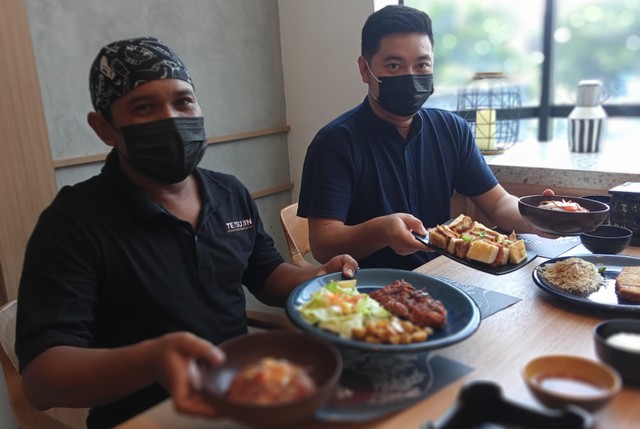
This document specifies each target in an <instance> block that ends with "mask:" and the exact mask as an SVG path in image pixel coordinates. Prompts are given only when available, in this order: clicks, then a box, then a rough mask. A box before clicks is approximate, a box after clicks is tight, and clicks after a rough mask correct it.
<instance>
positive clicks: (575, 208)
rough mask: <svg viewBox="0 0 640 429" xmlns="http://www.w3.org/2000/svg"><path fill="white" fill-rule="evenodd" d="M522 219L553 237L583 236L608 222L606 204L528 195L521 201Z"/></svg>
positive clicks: (571, 198) (577, 198)
mask: <svg viewBox="0 0 640 429" xmlns="http://www.w3.org/2000/svg"><path fill="white" fill-rule="evenodd" d="M518 210H519V211H520V215H521V216H522V218H523V219H524V220H525V221H526V222H527V223H529V224H530V225H531V226H533V227H534V228H536V229H537V230H538V231H541V232H544V233H547V234H552V235H560V236H565V235H580V234H582V233H585V232H588V231H592V230H594V229H595V228H597V227H598V226H600V225H601V224H602V223H603V222H605V221H606V220H607V216H608V215H609V206H608V205H607V204H605V203H603V202H600V201H595V200H590V199H587V198H581V197H573V196H566V195H553V196H548V195H528V196H524V197H520V199H519V200H518Z"/></svg>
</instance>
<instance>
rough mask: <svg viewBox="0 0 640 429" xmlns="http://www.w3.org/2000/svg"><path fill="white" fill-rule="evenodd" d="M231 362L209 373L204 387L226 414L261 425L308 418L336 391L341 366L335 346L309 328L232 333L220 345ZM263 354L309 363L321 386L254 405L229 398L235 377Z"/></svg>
mask: <svg viewBox="0 0 640 429" xmlns="http://www.w3.org/2000/svg"><path fill="white" fill-rule="evenodd" d="M220 348H221V349H222V350H223V351H224V352H225V353H226V355H227V359H226V362H225V363H224V364H223V365H222V366H220V367H216V368H210V369H207V370H206V373H205V382H204V384H205V389H206V391H207V392H208V393H209V394H210V396H211V400H212V401H213V403H214V404H215V405H216V407H217V409H218V410H219V411H220V413H221V414H222V415H224V416H227V417H230V418H232V419H234V420H237V421H239V422H242V423H246V424H249V425H252V426H254V425H255V426H257V427H261V428H270V427H282V426H287V425H292V424H294V423H296V422H301V421H304V420H306V419H308V418H310V417H311V416H313V414H314V413H315V412H316V410H318V408H320V407H321V406H322V405H324V404H325V403H326V402H327V401H328V400H329V399H330V398H331V396H332V394H333V393H334V391H335V388H336V386H337V384H338V380H339V378H340V374H341V372H342V358H341V356H340V354H339V353H338V350H337V349H336V347H335V346H334V345H332V344H330V343H328V342H326V341H324V340H322V339H320V338H316V337H314V336H311V335H309V334H305V333H302V332H297V331H289V330H272V331H264V332H257V333H251V334H247V335H242V336H240V337H236V338H232V339H231V340H228V341H225V342H224V343H222V344H221V345H220ZM264 357H273V358H276V359H278V358H282V359H287V360H288V361H290V362H292V363H294V364H297V365H299V366H301V367H303V368H305V369H306V370H307V372H308V374H309V376H310V377H311V379H313V381H314V382H315V384H316V386H317V389H316V391H315V392H314V393H312V394H311V395H309V396H307V397H304V398H302V399H300V400H297V401H293V402H287V403H284V404H277V405H251V404H244V403H238V402H234V401H231V400H229V399H228V398H227V394H228V390H229V386H230V384H231V380H232V379H233V377H234V376H235V375H236V374H237V373H238V372H239V371H241V370H242V369H243V368H244V367H245V366H246V365H248V364H252V363H255V362H257V361H259V360H260V359H261V358H264Z"/></svg>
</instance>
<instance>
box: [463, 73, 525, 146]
mask: <svg viewBox="0 0 640 429" xmlns="http://www.w3.org/2000/svg"><path fill="white" fill-rule="evenodd" d="M521 105H522V101H521V97H520V89H519V88H518V86H517V85H515V84H514V83H512V82H511V81H510V80H509V79H508V77H507V75H506V74H505V73H501V72H482V73H476V74H475V75H474V76H473V78H472V79H471V81H470V82H469V83H468V84H467V85H465V86H464V87H462V88H461V89H460V90H459V91H458V109H457V110H458V114H459V115H460V116H462V117H463V118H464V119H465V120H466V121H467V122H468V123H469V125H470V126H471V130H472V132H473V136H474V138H475V140H476V144H477V145H478V148H479V149H480V151H481V152H482V153H485V154H495V153H501V152H503V151H505V150H506V149H508V148H510V147H511V146H513V144H514V143H515V142H516V141H517V140H518V135H519V132H520V108H521Z"/></svg>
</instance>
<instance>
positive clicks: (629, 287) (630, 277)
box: [616, 266, 640, 303]
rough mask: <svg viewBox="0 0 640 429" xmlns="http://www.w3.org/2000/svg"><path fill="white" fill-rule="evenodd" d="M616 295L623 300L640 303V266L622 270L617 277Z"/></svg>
mask: <svg viewBox="0 0 640 429" xmlns="http://www.w3.org/2000/svg"><path fill="white" fill-rule="evenodd" d="M616 294H617V295H618V297H620V298H622V299H626V300H629V301H633V302H638V303H640V266H636V267H623V268H622V271H620V274H618V277H616Z"/></svg>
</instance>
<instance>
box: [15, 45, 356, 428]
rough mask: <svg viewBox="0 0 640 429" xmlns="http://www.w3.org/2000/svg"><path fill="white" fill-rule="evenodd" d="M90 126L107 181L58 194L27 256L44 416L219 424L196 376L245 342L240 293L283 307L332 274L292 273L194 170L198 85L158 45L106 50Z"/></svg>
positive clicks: (21, 318)
mask: <svg viewBox="0 0 640 429" xmlns="http://www.w3.org/2000/svg"><path fill="white" fill-rule="evenodd" d="M90 90H91V99H92V103H93V106H94V108H95V112H91V113H89V115H88V122H89V125H90V126H91V127H92V128H93V130H94V131H95V132H96V134H97V135H98V136H99V137H100V139H102V140H103V142H104V143H105V144H107V145H108V146H111V147H112V148H113V149H112V151H111V153H110V154H109V155H108V157H107V160H106V163H105V165H104V168H103V169H102V172H101V173H100V174H99V175H97V176H95V177H93V178H91V179H88V180H86V181H85V182H82V183H79V184H77V185H75V186H68V187H65V188H63V189H62V190H61V191H60V193H59V194H58V195H57V197H56V198H55V200H54V201H53V203H52V204H51V205H50V206H49V207H48V208H47V209H45V211H44V212H43V213H42V215H41V217H40V219H39V221H38V224H37V225H36V228H35V230H34V232H33V234H32V236H31V238H30V240H29V244H28V247H27V252H26V256H25V264H24V268H23V273H22V278H21V283H20V288H19V294H18V303H19V304H18V318H17V329H16V337H17V338H16V353H17V355H18V358H19V361H20V370H21V373H22V381H23V385H24V390H25V394H26V395H27V397H28V398H29V399H30V400H31V401H32V402H33V403H34V404H35V405H36V406H37V407H38V408H42V409H46V408H49V407H93V408H92V409H91V411H90V413H89V418H88V420H87V425H88V427H89V428H112V427H114V426H116V425H117V424H118V423H121V422H122V421H124V420H126V419H128V418H130V417H132V416H133V415H135V414H138V413H140V412H142V411H143V410H145V409H146V408H149V407H151V406H152V405H154V404H156V403H158V402H160V401H161V400H163V399H165V398H166V397H167V396H168V395H171V396H172V398H173V402H174V404H175V407H176V408H177V409H178V410H179V411H181V412H186V413H191V414H199V415H205V416H211V415H214V414H215V409H213V406H212V405H211V403H210V402H208V401H206V400H204V399H203V398H202V397H201V396H200V394H199V392H198V391H196V389H195V388H194V386H192V385H191V384H190V378H189V371H188V370H189V368H190V365H189V364H190V362H192V361H193V360H194V359H197V360H199V361H201V362H203V363H204V364H208V365H218V364H219V363H220V362H221V361H222V360H223V359H224V356H223V354H222V352H221V351H220V350H219V349H217V348H216V347H215V346H214V344H218V343H220V342H222V341H224V340H226V339H229V338H231V337H234V336H237V335H242V334H244V333H246V332H247V320H246V315H245V296H244V293H243V289H242V285H245V286H246V287H247V288H248V289H249V290H250V291H251V292H252V293H253V294H254V295H256V296H257V297H258V298H259V299H260V300H261V301H263V302H265V303H267V304H274V305H278V304H280V305H282V304H283V303H284V302H285V300H286V297H287V295H288V294H289V292H290V291H291V290H292V289H293V288H294V287H295V286H297V285H298V284H300V283H302V282H304V281H306V280H308V279H311V278H312V277H314V276H317V275H320V274H324V273H327V272H336V271H342V273H343V274H344V275H345V276H347V277H350V276H352V275H353V273H354V272H355V270H356V268H357V264H356V261H355V260H354V259H353V258H351V257H349V256H346V255H341V256H338V257H336V258H333V259H331V260H330V261H329V262H327V263H326V264H325V265H323V266H318V267H310V268H300V267H296V266H294V265H292V264H288V263H285V262H284V261H283V259H282V257H281V256H280V254H279V253H278V252H277V251H276V249H275V248H274V246H273V241H272V239H271V237H269V235H268V234H267V233H266V232H265V230H264V227H263V225H262V221H261V220H260V215H259V213H258V210H257V207H256V205H255V203H254V202H253V200H252V198H251V196H250V194H249V192H248V191H247V189H246V188H245V187H244V186H243V185H242V184H241V183H240V182H239V181H238V180H237V179H236V178H235V177H233V176H229V175H226V174H221V173H216V172H213V171H209V170H205V169H201V168H197V164H198V163H199V162H200V160H201V159H202V155H203V152H204V150H205V148H206V145H207V143H206V136H205V133H204V125H203V118H202V112H201V109H200V106H199V104H198V101H197V99H196V96H195V92H194V87H193V83H192V81H191V76H190V74H189V71H188V70H187V68H186V67H185V66H184V64H183V63H182V61H181V60H180V58H178V56H177V55H176V54H175V53H174V52H173V51H172V50H171V49H170V48H169V47H168V46H166V45H165V44H164V43H162V42H161V41H159V40H157V39H154V38H150V37H144V38H139V39H130V40H122V41H117V42H114V43H111V44H109V45H107V46H105V47H104V48H103V49H102V50H101V51H100V53H99V54H98V56H97V57H96V59H95V61H94V63H93V66H92V68H91V72H90Z"/></svg>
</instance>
